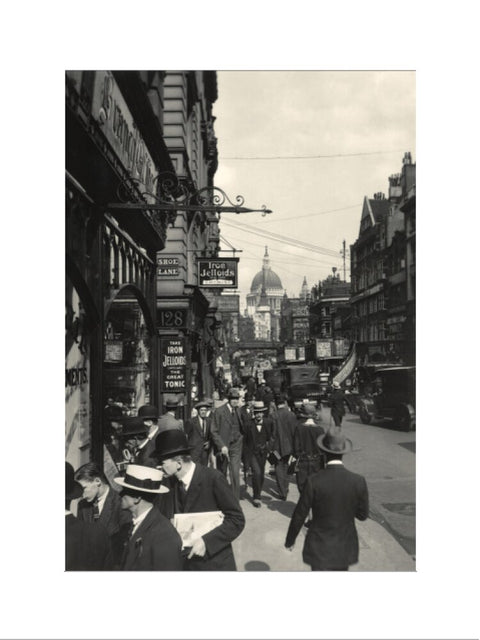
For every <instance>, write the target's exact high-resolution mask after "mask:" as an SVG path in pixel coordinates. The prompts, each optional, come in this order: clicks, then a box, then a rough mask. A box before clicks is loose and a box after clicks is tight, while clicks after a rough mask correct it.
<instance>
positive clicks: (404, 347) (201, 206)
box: [65, 70, 416, 572]
mask: <svg viewBox="0 0 480 640" xmlns="http://www.w3.org/2000/svg"><path fill="white" fill-rule="evenodd" d="M65 80H66V260H67V261H66V278H65V291H66V299H65V302H66V334H65V335H66V356H65V357H66V363H65V393H66V433H65V438H66V441H65V442H66V445H65V458H66V473H67V474H69V475H68V477H69V478H71V477H72V473H73V474H74V475H73V480H72V481H71V482H72V484H71V487H72V490H73V488H74V487H75V488H76V489H77V492H78V495H77V494H75V495H74V494H71V495H69V494H67V497H66V500H67V504H66V570H73V571H75V570H80V571H85V570H97V571H101V570H125V569H130V570H135V569H137V570H140V569H141V570H151V571H162V570H171V569H172V568H178V569H179V570H185V571H207V570H208V571H212V570H216V571H310V570H314V571H317V570H318V571H348V570H353V571H365V572H369V571H377V572H378V571H384V572H387V571H388V572H392V571H401V572H405V571H415V554H416V551H415V537H416V526H415V519H416V518H415V512H416V510H415V505H416V500H415V485H416V483H415V470H416V464H415V458H416V441H415V436H416V414H415V396H416V393H415V391H416V384H415V382H416V375H415V372H416V350H415V338H416V336H415V301H416V286H415V281H416V275H415V269H416V242H415V231H416V225H415V219H416V160H415V140H416V136H415V127H416V119H415V115H416V95H415V72H414V71H413V70H405V71H302V70H298V71H261V70H258V71H201V70H196V71H189V70H184V71H169V70H151V71H119V70H110V71H93V70H88V71H77V70H75V71H68V70H67V71H66V74H65ZM240 186H241V188H242V193H239V192H238V188H239V187H240ZM79 485H80V486H79ZM80 491H81V493H80ZM69 498H72V499H71V500H69ZM210 511H211V512H214V513H218V512H220V513H221V514H222V519H221V520H220V522H217V524H216V526H215V527H213V528H212V529H211V530H209V529H207V530H206V531H205V532H204V533H203V534H202V535H200V532H199V530H198V528H197V530H196V531H197V533H196V534H195V532H194V533H193V534H192V533H191V534H190V535H189V546H188V547H187V549H188V553H186V552H185V548H186V547H185V544H183V545H181V544H180V541H181V539H182V538H184V537H185V529H184V527H185V524H183V529H182V528H180V525H179V523H182V522H184V520H182V518H179V517H178V516H179V515H185V514H198V515H200V514H203V512H210ZM187 522H188V521H187ZM100 532H102V533H103V536H102V537H100ZM137 536H138V537H137ZM97 539H98V542H96V540H97ZM139 539H141V540H142V544H138V541H139ZM82 545H84V548H82ZM97 545H102V549H103V552H102V553H96V549H97ZM147 545H148V547H147ZM157 547H158V549H159V551H158V553H156V552H155V549H156V548H157ZM167 547H168V549H169V552H168V553H165V552H164V551H165V549H166V548H167ZM182 547H183V552H182ZM146 548H147V549H152V552H151V553H149V554H147V553H146ZM161 549H163V552H161V551H160V550H161ZM147 555H148V558H149V562H150V563H148V562H146V556H147ZM134 556H137V557H136V559H132V558H133V557H134ZM177 556H178V557H177Z"/></svg>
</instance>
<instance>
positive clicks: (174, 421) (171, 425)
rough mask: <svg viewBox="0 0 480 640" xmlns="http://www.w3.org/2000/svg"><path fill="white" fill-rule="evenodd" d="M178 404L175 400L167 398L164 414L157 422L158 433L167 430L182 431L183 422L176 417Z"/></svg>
mask: <svg viewBox="0 0 480 640" xmlns="http://www.w3.org/2000/svg"><path fill="white" fill-rule="evenodd" d="M179 404H180V402H179V400H178V399H176V398H168V399H167V400H166V401H165V409H166V411H165V413H164V414H163V415H162V416H160V419H159V420H158V432H159V433H161V432H162V431H167V430H168V429H177V431H183V420H179V419H178V418H177V416H176V411H177V409H178V406H179Z"/></svg>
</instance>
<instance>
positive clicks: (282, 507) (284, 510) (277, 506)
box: [268, 500, 296, 518]
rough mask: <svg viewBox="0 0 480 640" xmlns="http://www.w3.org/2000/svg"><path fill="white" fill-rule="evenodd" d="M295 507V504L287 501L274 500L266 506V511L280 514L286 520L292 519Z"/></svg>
mask: <svg viewBox="0 0 480 640" xmlns="http://www.w3.org/2000/svg"><path fill="white" fill-rule="evenodd" d="M295 507H296V504H295V503H294V502H290V501H288V500H287V501H285V500H274V501H272V502H269V504H268V509H270V511H278V513H281V514H282V516H286V517H287V518H291V517H292V513H293V510H294V509H295Z"/></svg>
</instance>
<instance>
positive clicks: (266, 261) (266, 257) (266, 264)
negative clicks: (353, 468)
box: [263, 245, 270, 269]
mask: <svg viewBox="0 0 480 640" xmlns="http://www.w3.org/2000/svg"><path fill="white" fill-rule="evenodd" d="M263 269H270V258H269V255H268V247H267V245H265V255H264V256H263Z"/></svg>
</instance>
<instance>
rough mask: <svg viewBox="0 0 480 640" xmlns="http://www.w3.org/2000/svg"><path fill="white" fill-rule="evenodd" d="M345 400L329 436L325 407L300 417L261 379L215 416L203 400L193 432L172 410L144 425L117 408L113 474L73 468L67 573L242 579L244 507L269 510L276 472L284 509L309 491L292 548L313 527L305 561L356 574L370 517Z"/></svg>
mask: <svg viewBox="0 0 480 640" xmlns="http://www.w3.org/2000/svg"><path fill="white" fill-rule="evenodd" d="M341 394H342V392H341V390H340V389H334V395H335V396H336V397H335V398H334V402H332V408H331V417H332V419H333V421H334V423H335V426H330V425H325V427H324V426H323V424H322V421H321V407H317V406H315V405H314V404H311V403H309V402H307V401H304V402H302V403H301V405H300V406H299V407H290V406H289V405H288V403H287V398H286V396H285V395H284V394H274V393H273V391H272V390H271V389H269V388H268V387H267V386H266V385H265V384H263V385H258V386H257V385H255V386H254V385H252V383H251V381H247V384H246V385H245V386H244V387H231V388H230V389H229V390H228V391H227V392H226V401H225V402H224V403H223V404H222V405H220V406H218V407H217V408H215V407H214V402H213V400H212V399H210V398H203V399H201V400H199V401H197V402H196V404H195V405H194V411H193V414H194V415H193V416H192V417H191V418H190V419H188V420H186V421H185V424H184V423H183V421H182V420H179V419H178V418H177V416H176V411H177V408H178V402H176V401H172V400H168V401H167V402H166V405H165V407H164V412H163V414H161V415H159V411H158V410H157V408H156V407H154V406H152V405H144V406H143V407H140V408H139V410H138V415H137V416H136V417H134V418H133V417H128V418H126V417H122V416H121V415H120V414H119V412H118V411H116V410H115V407H107V408H106V416H107V417H108V421H109V432H108V438H107V441H106V443H105V447H104V464H103V466H102V467H100V466H98V465H97V464H96V463H94V462H89V463H87V464H85V465H83V466H82V467H80V468H79V469H77V470H76V471H74V469H73V468H72V467H71V465H70V464H69V463H66V468H65V482H66V569H67V570H123V571H142V570H143V571H180V570H183V571H222V570H223V571H232V570H236V563H235V558H234V554H233V549H232V542H233V541H234V540H235V539H236V538H237V537H238V536H239V535H240V534H241V533H242V531H243V529H244V527H245V516H244V513H243V510H242V507H241V501H242V500H246V499H250V496H249V493H248V492H249V491H250V490H251V501H252V504H253V505H254V507H256V508H260V507H261V505H262V503H261V499H260V496H261V492H262V489H263V485H264V479H265V473H266V469H267V463H268V464H269V465H270V468H271V473H272V474H273V475H274V476H275V480H276V485H277V493H276V494H275V497H276V498H277V499H278V500H286V499H287V495H288V489H289V483H290V479H291V477H292V476H295V478H296V482H297V486H298V489H299V493H300V499H299V501H298V504H297V506H296V508H295V511H294V513H293V515H292V519H291V522H290V526H289V528H288V532H286V539H285V546H286V548H287V549H292V548H293V546H294V543H295V540H296V538H297V536H298V533H299V531H300V530H301V529H302V527H303V526H305V527H307V534H306V539H305V546H304V550H303V558H304V561H305V562H306V563H307V564H309V565H310V566H311V567H312V569H313V570H346V569H348V566H349V565H351V564H353V563H355V562H357V560H358V538H357V533H356V528H355V524H354V520H355V518H358V519H360V520H364V519H365V518H366V517H367V516H368V490H367V486H366V482H365V479H364V478H363V477H362V476H359V475H357V474H353V473H351V472H350V471H348V470H347V469H345V467H344V466H343V462H342V457H343V455H344V454H345V453H349V452H350V451H351V449H352V447H351V442H350V441H349V440H348V439H347V438H345V436H344V434H343V432H342V429H341V418H342V415H343V414H342V413H341V411H342V409H343V403H342V402H341V400H340V399H339V398H341ZM340 404H341V405H342V407H340ZM343 412H344V410H343ZM330 422H331V420H330ZM241 473H243V479H244V485H245V486H244V489H243V492H241V484H240V474H241ZM78 498H81V499H80V500H79V502H78V504H77V508H76V515H74V513H73V510H71V509H70V507H71V502H72V501H73V500H76V499H78ZM205 516H207V517H205ZM208 516H212V517H213V516H214V517H215V518H218V519H217V520H214V519H211V518H210V519H209V517H208ZM212 522H213V524H212ZM182 523H183V524H182ZM185 523H187V525H185ZM185 526H188V527H189V529H188V535H187V534H186V533H185V529H184V528H182V527H185Z"/></svg>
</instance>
